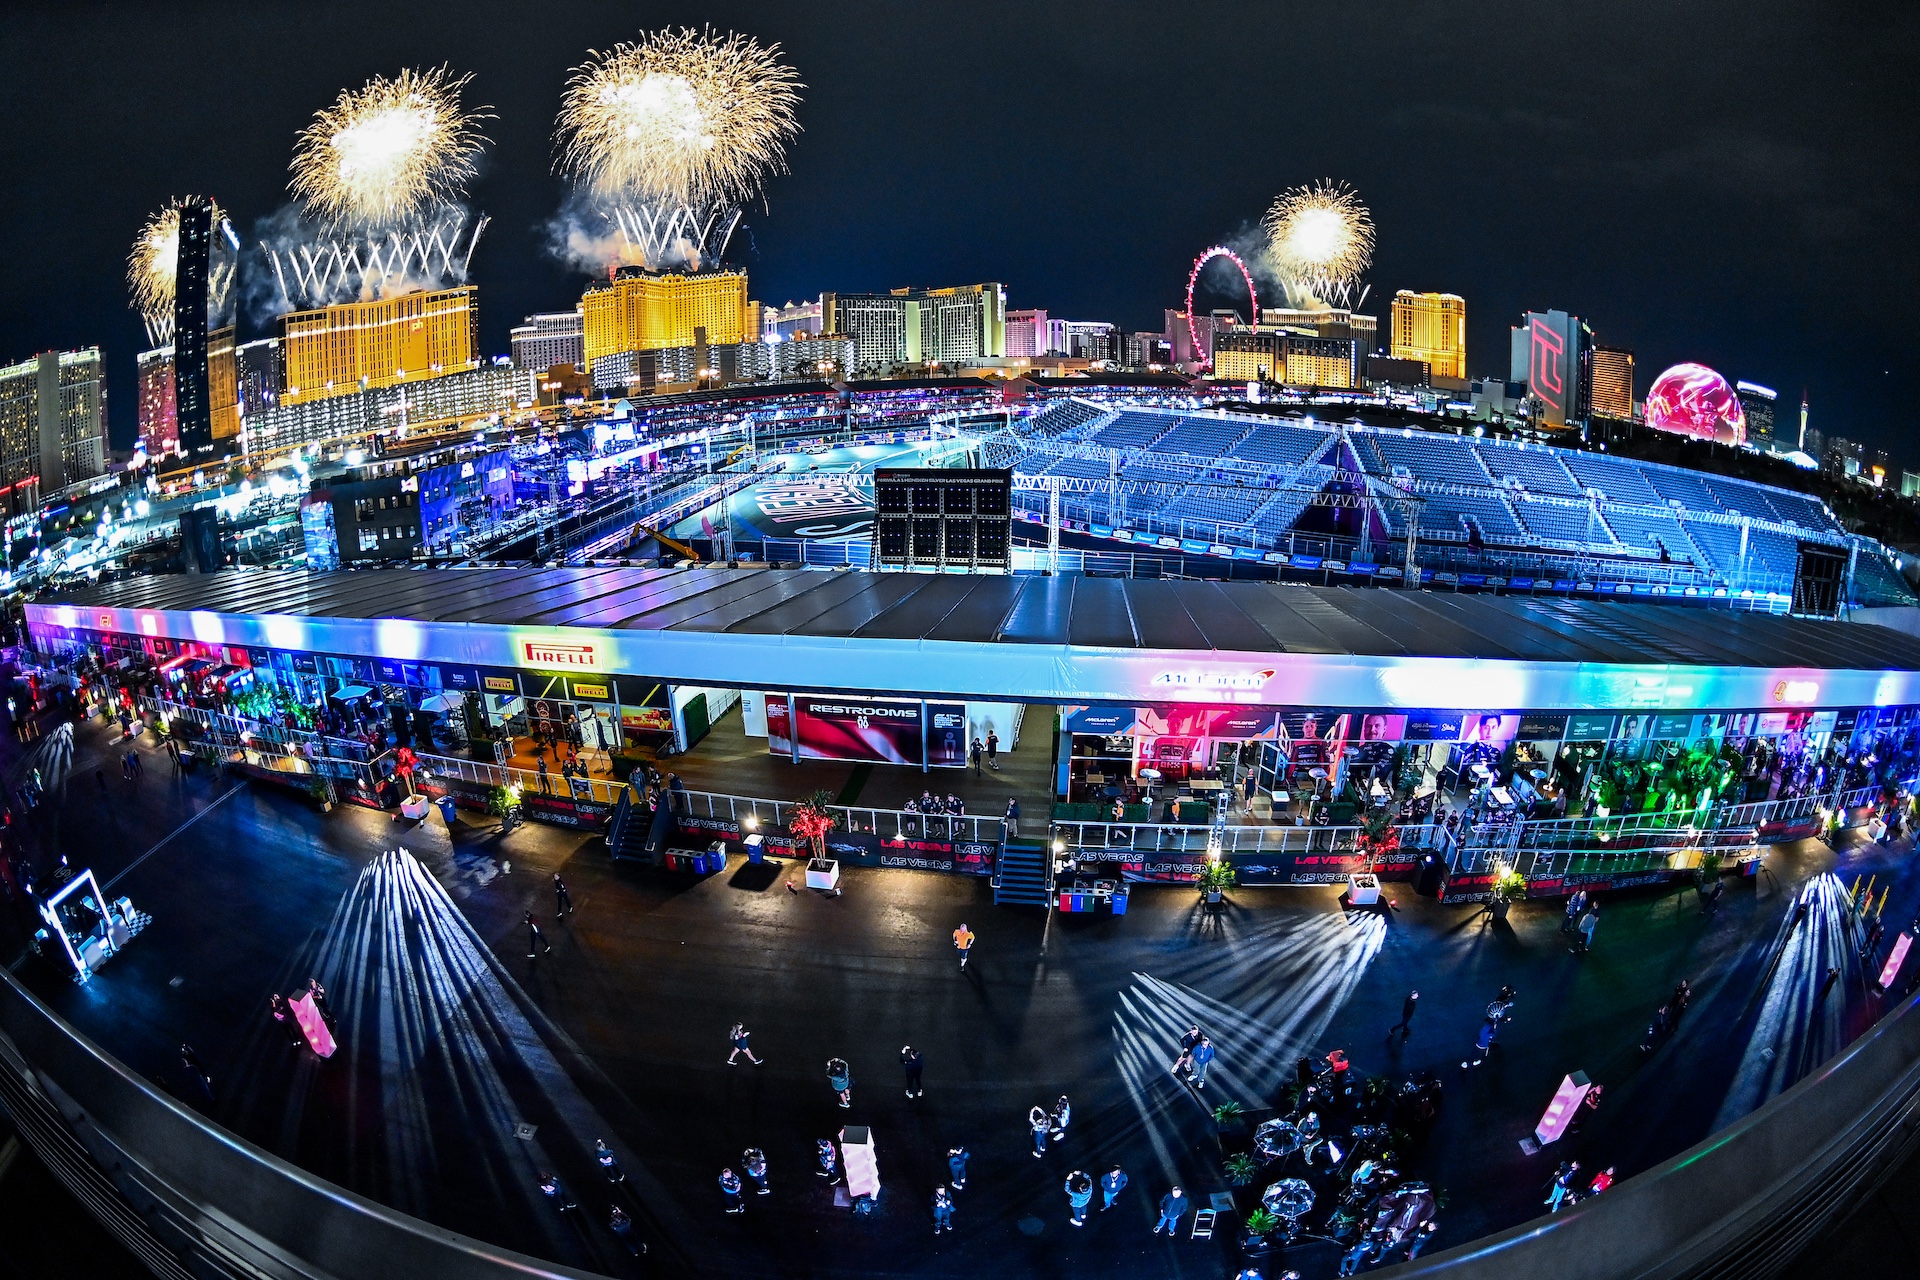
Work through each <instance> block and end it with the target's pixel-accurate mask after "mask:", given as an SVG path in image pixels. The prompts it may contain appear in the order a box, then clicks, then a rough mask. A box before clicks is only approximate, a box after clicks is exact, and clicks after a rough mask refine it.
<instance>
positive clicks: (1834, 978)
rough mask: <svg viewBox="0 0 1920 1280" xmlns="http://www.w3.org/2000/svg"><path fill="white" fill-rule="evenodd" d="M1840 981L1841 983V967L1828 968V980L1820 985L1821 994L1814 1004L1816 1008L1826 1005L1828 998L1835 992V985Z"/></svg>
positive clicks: (1815, 998)
mask: <svg viewBox="0 0 1920 1280" xmlns="http://www.w3.org/2000/svg"><path fill="white" fill-rule="evenodd" d="M1838 981H1840V967H1839V966H1838V965H1830V966H1828V968H1827V977H1826V980H1825V981H1824V982H1822V983H1821V984H1820V994H1819V995H1817V996H1815V997H1814V998H1813V1003H1814V1005H1815V1006H1816V1007H1818V1006H1819V1005H1822V1004H1825V1003H1826V1001H1827V996H1828V995H1830V994H1831V993H1832V991H1833V984H1834V983H1836V982H1838Z"/></svg>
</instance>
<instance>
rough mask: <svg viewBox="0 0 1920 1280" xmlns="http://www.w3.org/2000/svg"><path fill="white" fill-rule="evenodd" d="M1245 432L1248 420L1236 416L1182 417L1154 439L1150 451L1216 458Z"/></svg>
mask: <svg viewBox="0 0 1920 1280" xmlns="http://www.w3.org/2000/svg"><path fill="white" fill-rule="evenodd" d="M1247 431H1248V426H1247V423H1246V422H1244V421H1241V420H1238V419H1233V418H1182V419H1181V420H1180V424H1179V425H1178V426H1176V427H1175V428H1174V429H1173V430H1171V431H1169V432H1167V434H1165V435H1163V436H1161V437H1160V438H1159V439H1158V440H1156V441H1154V442H1153V451H1154V452H1155V453H1174V454H1180V453H1184V454H1191V455H1192V456H1194V457H1196V458H1217V457H1219V456H1220V455H1222V454H1223V453H1225V452H1227V450H1228V448H1229V447H1230V446H1231V445H1232V444H1233V442H1234V441H1236V440H1238V439H1239V438H1240V437H1241V436H1243V435H1246V434H1247Z"/></svg>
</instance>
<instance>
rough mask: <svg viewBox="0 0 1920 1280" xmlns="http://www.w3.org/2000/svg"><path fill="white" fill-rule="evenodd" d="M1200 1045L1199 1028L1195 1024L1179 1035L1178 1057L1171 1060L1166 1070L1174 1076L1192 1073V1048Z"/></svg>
mask: <svg viewBox="0 0 1920 1280" xmlns="http://www.w3.org/2000/svg"><path fill="white" fill-rule="evenodd" d="M1199 1043H1200V1026H1199V1024H1198V1023H1195V1024H1194V1025H1193V1026H1190V1027H1188V1028H1187V1029H1186V1031H1184V1032H1183V1033H1181V1036H1180V1056H1179V1057H1177V1058H1175V1059H1174V1060H1173V1065H1172V1066H1171V1067H1169V1068H1168V1070H1169V1071H1171V1072H1173V1074H1174V1075H1187V1074H1191V1073H1192V1071H1193V1046H1195V1045H1196V1044H1199Z"/></svg>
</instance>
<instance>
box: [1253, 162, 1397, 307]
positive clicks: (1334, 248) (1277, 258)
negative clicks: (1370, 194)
mask: <svg viewBox="0 0 1920 1280" xmlns="http://www.w3.org/2000/svg"><path fill="white" fill-rule="evenodd" d="M1263 225H1264V227H1265V228H1266V232H1267V252H1268V254H1269V255H1270V256H1271V258H1272V261H1273V265H1274V268H1275V270H1277V271H1278V272H1279V274H1280V275H1281V276H1282V277H1283V278H1284V279H1286V280H1287V281H1288V283H1289V284H1291V285H1294V286H1297V287H1298V288H1300V289H1303V290H1305V291H1306V292H1307V293H1309V294H1311V295H1313V297H1315V298H1318V299H1322V300H1327V301H1342V300H1344V299H1346V298H1348V297H1350V296H1351V295H1352V293H1353V290H1354V287H1355V286H1356V285H1357V284H1358V283H1359V281H1360V276H1361V273H1362V272H1364V271H1366V269H1367V268H1368V266H1370V265H1371V264H1372V262H1373V216H1372V215H1371V214H1369V213H1368V212H1367V207H1366V206H1365V205H1363V204H1361V203H1360V197H1359V195H1358V194H1357V193H1356V192H1355V191H1354V190H1353V188H1352V187H1349V186H1347V185H1346V184H1345V183H1339V182H1332V181H1321V182H1316V183H1313V184H1311V185H1309V186H1303V187H1294V188H1292V189H1291V190H1288V191H1283V192H1281V193H1280V198H1279V199H1277V200H1275V201H1274V202H1273V207H1272V208H1271V209H1268V210H1267V216H1266V219H1265V221H1264V223H1263Z"/></svg>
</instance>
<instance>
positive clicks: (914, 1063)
mask: <svg viewBox="0 0 1920 1280" xmlns="http://www.w3.org/2000/svg"><path fill="white" fill-rule="evenodd" d="M925 1066H926V1060H925V1059H924V1058H922V1057H921V1056H920V1051H919V1050H918V1049H916V1048H914V1047H913V1046H912V1045H910V1044H909V1045H903V1046H901V1049H900V1068H901V1070H903V1071H905V1072H906V1073H907V1096H908V1097H909V1098H917V1097H919V1096H920V1095H921V1094H922V1093H923V1092H925V1090H923V1089H921V1087H920V1072H921V1069H922V1068H924V1067H925Z"/></svg>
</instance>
